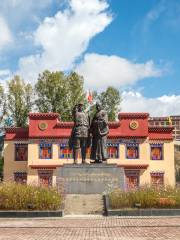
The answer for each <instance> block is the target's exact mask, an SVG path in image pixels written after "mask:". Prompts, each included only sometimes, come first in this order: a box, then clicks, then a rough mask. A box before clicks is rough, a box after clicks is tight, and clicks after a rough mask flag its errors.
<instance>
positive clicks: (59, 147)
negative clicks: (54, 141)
mask: <svg viewBox="0 0 180 240" xmlns="http://www.w3.org/2000/svg"><path fill="white" fill-rule="evenodd" d="M61 147H67V148H68V149H69V146H68V144H59V145H58V158H59V159H67V160H69V159H73V150H71V151H72V158H65V157H64V158H62V157H61Z"/></svg>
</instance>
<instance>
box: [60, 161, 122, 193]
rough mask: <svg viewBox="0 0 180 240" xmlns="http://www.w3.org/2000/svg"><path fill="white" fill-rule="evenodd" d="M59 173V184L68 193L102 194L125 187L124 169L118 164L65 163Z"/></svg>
mask: <svg viewBox="0 0 180 240" xmlns="http://www.w3.org/2000/svg"><path fill="white" fill-rule="evenodd" d="M57 173H58V175H57V185H60V186H63V188H64V191H65V193H66V194H102V193H105V192H107V191H109V190H111V189H113V188H117V187H118V188H121V189H124V187H125V174H124V169H123V168H120V167H118V166H117V165H116V164H90V165H88V164H81V165H75V164H73V165H70V164H65V165H64V166H63V167H60V168H58V170H57Z"/></svg>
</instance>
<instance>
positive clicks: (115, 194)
mask: <svg viewBox="0 0 180 240" xmlns="http://www.w3.org/2000/svg"><path fill="white" fill-rule="evenodd" d="M109 203H110V207H111V208H112V209H119V208H133V207H135V204H137V203H140V207H141V208H179V207H180V188H179V187H178V188H172V187H166V188H159V189H157V188H153V187H147V186H145V187H141V188H139V189H134V190H130V191H121V190H120V189H116V190H114V191H112V192H111V193H110V194H109Z"/></svg>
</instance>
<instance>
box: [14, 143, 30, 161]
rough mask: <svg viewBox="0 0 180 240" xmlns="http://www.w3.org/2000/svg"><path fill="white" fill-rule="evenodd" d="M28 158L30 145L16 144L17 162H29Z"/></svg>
mask: <svg viewBox="0 0 180 240" xmlns="http://www.w3.org/2000/svg"><path fill="white" fill-rule="evenodd" d="M27 158H28V145H27V144H15V161H27Z"/></svg>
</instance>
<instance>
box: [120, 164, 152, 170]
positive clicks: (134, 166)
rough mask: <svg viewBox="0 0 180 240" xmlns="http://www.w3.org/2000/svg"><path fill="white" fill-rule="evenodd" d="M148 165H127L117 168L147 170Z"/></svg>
mask: <svg viewBox="0 0 180 240" xmlns="http://www.w3.org/2000/svg"><path fill="white" fill-rule="evenodd" d="M148 166H149V164H136V165H128V164H119V165H118V167H123V168H125V169H147V167H148Z"/></svg>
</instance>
